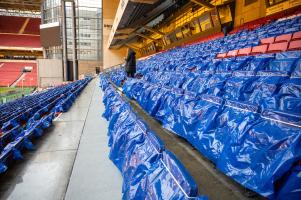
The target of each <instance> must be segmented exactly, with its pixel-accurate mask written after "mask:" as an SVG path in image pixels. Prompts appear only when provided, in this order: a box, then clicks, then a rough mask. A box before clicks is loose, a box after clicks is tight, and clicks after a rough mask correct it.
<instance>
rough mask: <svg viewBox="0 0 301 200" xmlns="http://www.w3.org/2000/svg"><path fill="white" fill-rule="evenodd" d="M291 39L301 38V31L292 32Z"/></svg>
mask: <svg viewBox="0 0 301 200" xmlns="http://www.w3.org/2000/svg"><path fill="white" fill-rule="evenodd" d="M292 40H301V31H299V32H296V33H294V35H293V37H292Z"/></svg>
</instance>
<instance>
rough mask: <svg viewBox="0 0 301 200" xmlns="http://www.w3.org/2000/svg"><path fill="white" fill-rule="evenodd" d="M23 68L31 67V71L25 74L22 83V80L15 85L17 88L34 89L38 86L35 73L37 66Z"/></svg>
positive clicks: (33, 64)
mask: <svg viewBox="0 0 301 200" xmlns="http://www.w3.org/2000/svg"><path fill="white" fill-rule="evenodd" d="M25 66H31V67H32V71H31V72H26V73H25V75H24V77H23V83H22V80H20V81H19V82H18V83H17V86H18V87H22V85H23V86H24V87H35V86H37V85H38V72H37V65H36V64H35V63H30V65H27V64H26V65H25Z"/></svg>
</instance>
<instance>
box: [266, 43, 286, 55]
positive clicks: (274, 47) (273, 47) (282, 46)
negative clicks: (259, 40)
mask: <svg viewBox="0 0 301 200" xmlns="http://www.w3.org/2000/svg"><path fill="white" fill-rule="evenodd" d="M287 47H288V42H280V43H273V44H270V45H269V48H268V53H273V52H281V51H286V50H287Z"/></svg>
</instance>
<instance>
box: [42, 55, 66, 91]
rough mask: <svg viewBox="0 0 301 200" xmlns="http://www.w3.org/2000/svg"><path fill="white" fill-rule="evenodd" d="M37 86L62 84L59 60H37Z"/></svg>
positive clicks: (60, 61)
mask: <svg viewBox="0 0 301 200" xmlns="http://www.w3.org/2000/svg"><path fill="white" fill-rule="evenodd" d="M37 63H38V86H39V87H48V86H53V85H58V84H62V83H63V63H62V60H61V59H38V60H37Z"/></svg>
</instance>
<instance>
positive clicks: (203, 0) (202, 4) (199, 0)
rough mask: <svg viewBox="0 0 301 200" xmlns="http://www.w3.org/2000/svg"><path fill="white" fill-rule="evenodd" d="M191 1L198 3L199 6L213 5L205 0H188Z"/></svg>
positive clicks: (212, 6)
mask: <svg viewBox="0 0 301 200" xmlns="http://www.w3.org/2000/svg"><path fill="white" fill-rule="evenodd" d="M190 1H191V2H193V3H195V4H198V5H200V6H204V7H206V8H214V5H212V4H211V3H208V2H206V1H205V0H190Z"/></svg>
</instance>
